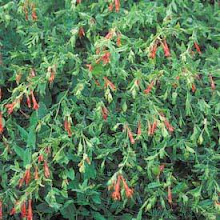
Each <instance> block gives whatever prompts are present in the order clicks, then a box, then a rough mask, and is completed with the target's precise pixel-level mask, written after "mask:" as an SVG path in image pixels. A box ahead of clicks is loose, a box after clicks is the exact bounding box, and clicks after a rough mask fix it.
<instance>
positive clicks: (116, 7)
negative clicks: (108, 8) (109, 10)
mask: <svg viewBox="0 0 220 220" xmlns="http://www.w3.org/2000/svg"><path fill="white" fill-rule="evenodd" d="M115 11H116V12H119V11H120V0H115Z"/></svg>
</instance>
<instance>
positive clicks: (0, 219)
mask: <svg viewBox="0 0 220 220" xmlns="http://www.w3.org/2000/svg"><path fill="white" fill-rule="evenodd" d="M2 219H3V213H2V201H0V220H2Z"/></svg>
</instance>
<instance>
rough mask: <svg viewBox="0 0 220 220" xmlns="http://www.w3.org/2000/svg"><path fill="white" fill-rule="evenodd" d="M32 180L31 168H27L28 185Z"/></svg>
mask: <svg viewBox="0 0 220 220" xmlns="http://www.w3.org/2000/svg"><path fill="white" fill-rule="evenodd" d="M30 180H31V169H30V168H29V169H27V170H26V172H25V183H26V185H28V184H29V183H30Z"/></svg>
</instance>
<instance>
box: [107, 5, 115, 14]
mask: <svg viewBox="0 0 220 220" xmlns="http://www.w3.org/2000/svg"><path fill="white" fill-rule="evenodd" d="M113 7H114V6H113V3H110V4H109V6H108V10H109V11H110V12H112V10H113Z"/></svg>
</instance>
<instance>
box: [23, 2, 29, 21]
mask: <svg viewBox="0 0 220 220" xmlns="http://www.w3.org/2000/svg"><path fill="white" fill-rule="evenodd" d="M27 6H28V5H27V1H26V2H25V4H24V6H23V10H24V14H25V19H26V21H28V9H27Z"/></svg>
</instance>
